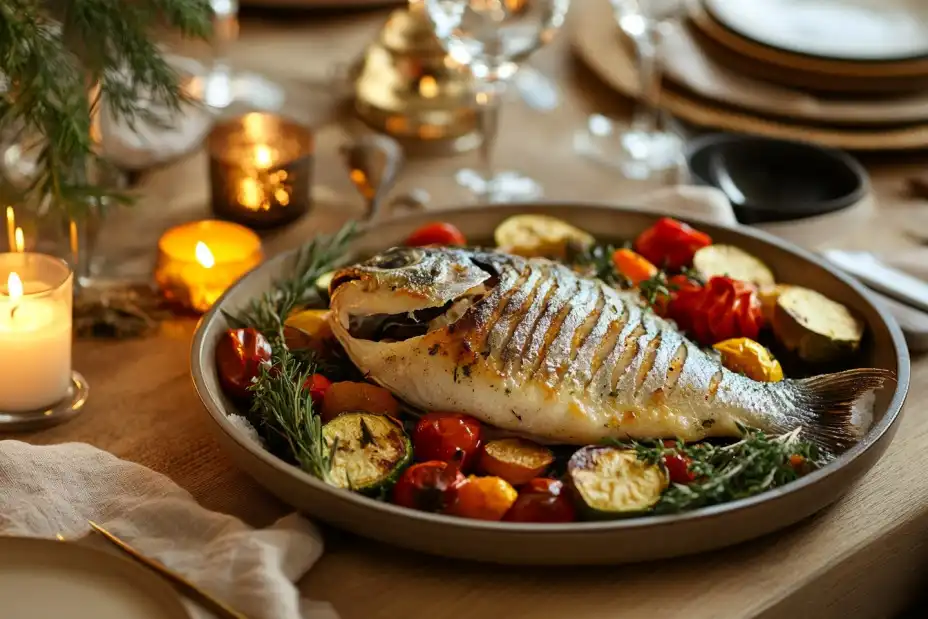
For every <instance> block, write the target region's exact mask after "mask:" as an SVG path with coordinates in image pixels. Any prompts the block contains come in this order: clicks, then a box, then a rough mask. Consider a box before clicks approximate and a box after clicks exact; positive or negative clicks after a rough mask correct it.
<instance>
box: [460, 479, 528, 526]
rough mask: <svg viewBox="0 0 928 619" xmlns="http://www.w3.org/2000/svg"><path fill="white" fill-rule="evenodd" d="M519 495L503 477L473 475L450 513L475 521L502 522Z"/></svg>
mask: <svg viewBox="0 0 928 619" xmlns="http://www.w3.org/2000/svg"><path fill="white" fill-rule="evenodd" d="M518 496H519V493H518V492H516V489H515V488H513V487H512V486H511V485H510V484H509V482H508V481H506V480H505V479H503V478H501V477H476V476H474V475H471V476H470V477H468V478H467V481H465V482H464V483H463V484H462V485H461V487H460V488H458V491H457V496H456V497H455V501H454V504H453V505H451V507H449V508H448V513H449V514H451V515H453V516H460V517H461V518H474V519H475V520H502V519H503V516H505V515H506V512H508V511H509V508H511V507H512V504H513V503H515V501H516V498H517V497H518Z"/></svg>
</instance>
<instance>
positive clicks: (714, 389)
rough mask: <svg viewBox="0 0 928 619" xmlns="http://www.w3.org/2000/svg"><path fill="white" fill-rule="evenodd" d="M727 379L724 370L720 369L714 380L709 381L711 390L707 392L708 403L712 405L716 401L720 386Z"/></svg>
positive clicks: (713, 377) (714, 375) (713, 376)
mask: <svg viewBox="0 0 928 619" xmlns="http://www.w3.org/2000/svg"><path fill="white" fill-rule="evenodd" d="M724 377H725V373H724V372H723V371H722V368H719V369H718V371H716V373H715V374H713V375H712V379H711V380H710V381H709V389H708V391H706V402H709V403H710V404H711V403H712V402H714V401H715V396H716V394H717V393H718V391H719V385H720V384H722V379H723V378H724Z"/></svg>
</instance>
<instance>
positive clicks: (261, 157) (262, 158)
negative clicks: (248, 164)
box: [255, 144, 274, 168]
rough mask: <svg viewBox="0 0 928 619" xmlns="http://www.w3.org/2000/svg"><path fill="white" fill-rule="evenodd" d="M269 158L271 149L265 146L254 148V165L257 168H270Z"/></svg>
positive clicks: (270, 160) (259, 145)
mask: <svg viewBox="0 0 928 619" xmlns="http://www.w3.org/2000/svg"><path fill="white" fill-rule="evenodd" d="M273 159H274V158H273V157H272V156H271V149H270V147H269V146H267V145H265V144H258V145H257V146H255V164H256V165H257V166H258V167H259V168H269V167H271V162H272V161H273Z"/></svg>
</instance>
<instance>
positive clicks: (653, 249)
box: [635, 217, 712, 271]
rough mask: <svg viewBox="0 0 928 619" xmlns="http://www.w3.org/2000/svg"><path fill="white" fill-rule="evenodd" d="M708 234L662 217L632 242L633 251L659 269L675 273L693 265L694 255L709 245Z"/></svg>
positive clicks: (710, 241) (710, 242)
mask: <svg viewBox="0 0 928 619" xmlns="http://www.w3.org/2000/svg"><path fill="white" fill-rule="evenodd" d="M711 244H712V239H711V238H710V237H709V235H708V234H705V233H704V232H700V231H699V230H696V229H694V228H692V227H691V226H689V225H687V224H685V223H683V222H682V221H677V220H676V219H671V218H670V217H662V218H661V219H659V220H658V221H657V223H655V224H654V225H653V226H651V227H650V228H648V229H647V230H645V231H644V232H642V233H641V234H639V235H638V238H637V239H635V251H637V252H638V253H639V254H641V255H642V256H644V257H645V258H647V259H648V260H649V261H651V263H653V264H655V265H657V266H658V267H660V268H664V269H669V270H671V271H678V270H680V269H682V268H683V267H686V266H689V265H690V264H691V263H692V262H693V254H695V253H696V251H697V250H698V249H700V248H703V247H705V246H706V245H711Z"/></svg>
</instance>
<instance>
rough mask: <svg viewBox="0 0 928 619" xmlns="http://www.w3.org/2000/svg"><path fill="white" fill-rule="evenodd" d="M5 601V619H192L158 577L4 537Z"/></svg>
mask: <svg viewBox="0 0 928 619" xmlns="http://www.w3.org/2000/svg"><path fill="white" fill-rule="evenodd" d="M0 600H2V601H0V609H2V610H0V616H2V617H3V619H65V618H67V619H190V615H189V614H188V613H187V611H186V609H185V608H184V605H183V604H182V603H181V601H180V598H179V597H178V596H177V594H176V593H175V592H174V590H173V589H172V588H171V587H170V586H168V585H167V583H166V582H165V581H163V580H161V578H159V577H158V576H156V575H154V574H153V573H152V572H149V571H147V570H146V569H144V568H142V567H139V566H138V565H136V564H135V563H132V562H131V561H129V560H128V559H124V558H122V557H117V556H115V555H112V554H110V553H109V552H104V551H102V550H94V549H91V548H86V547H84V546H80V545H78V544H74V543H70V542H59V541H57V540H46V539H33V538H23V537H2V536H0Z"/></svg>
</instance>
